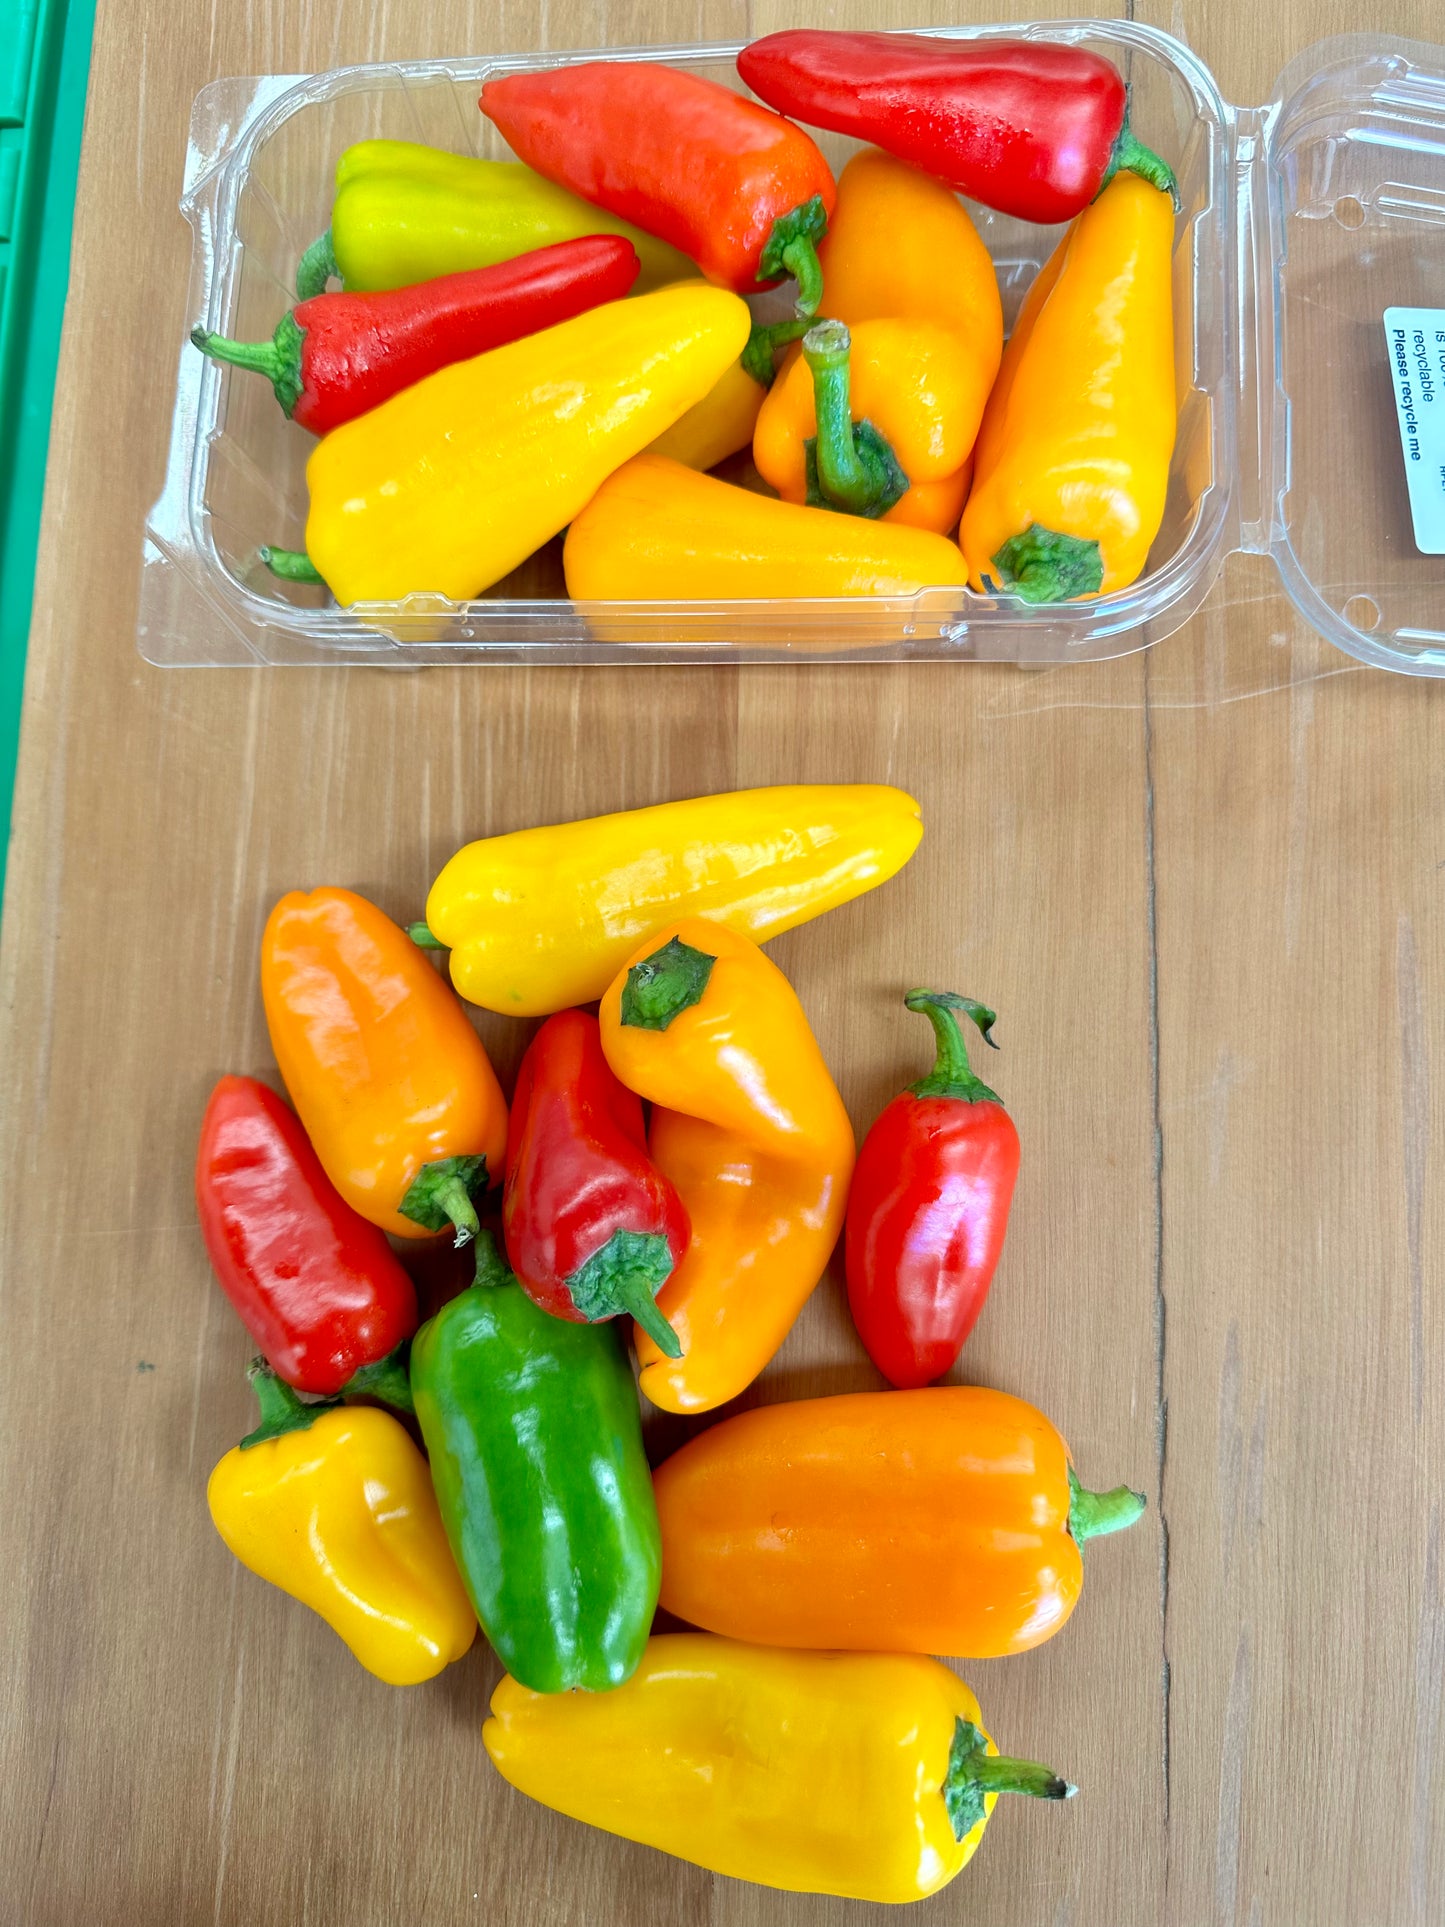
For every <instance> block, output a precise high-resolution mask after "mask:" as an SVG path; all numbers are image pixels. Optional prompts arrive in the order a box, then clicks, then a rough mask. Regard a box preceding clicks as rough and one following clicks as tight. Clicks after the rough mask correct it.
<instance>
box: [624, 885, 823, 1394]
mask: <svg viewBox="0 0 1445 1927" xmlns="http://www.w3.org/2000/svg"><path fill="white" fill-rule="evenodd" d="M598 1015H599V1017H600V1019H601V1023H602V1047H603V1049H604V1051H605V1052H606V1054H607V1061H608V1062H609V1063H610V1064H611V1066H612V1068H613V1070H614V1071H615V1073H616V1074H617V1076H618V1077H619V1078H620V1079H621V1081H622V1082H623V1083H624V1084H625V1085H627V1087H628V1089H629V1090H633V1091H636V1092H637V1093H638V1095H639V1096H641V1097H645V1098H647V1099H648V1100H649V1101H650V1102H651V1103H652V1105H653V1106H654V1109H653V1113H652V1128H651V1133H650V1136H649V1140H648V1148H649V1150H650V1152H651V1155H652V1159H653V1162H654V1163H655V1164H656V1165H657V1168H658V1169H659V1170H660V1171H661V1172H662V1174H663V1175H664V1177H666V1178H667V1179H668V1180H669V1181H670V1183H671V1184H672V1185H673V1186H674V1187H675V1188H676V1190H677V1193H678V1195H679V1197H680V1198H681V1199H682V1202H683V1204H684V1206H685V1207H686V1210H687V1214H688V1218H689V1219H690V1221H691V1224H692V1238H691V1241H690V1242H689V1244H688V1247H687V1250H686V1252H685V1253H684V1254H683V1257H682V1259H681V1261H680V1263H679V1264H678V1266H677V1269H676V1270H675V1271H674V1272H673V1274H672V1276H671V1277H670V1278H669V1279H668V1281H667V1283H666V1284H665V1285H664V1286H663V1287H662V1290H661V1291H660V1292H659V1293H658V1295H657V1303H658V1307H659V1309H660V1310H661V1312H662V1314H663V1316H664V1317H665V1318H666V1319H667V1320H668V1322H669V1323H670V1324H671V1326H672V1329H673V1331H674V1332H675V1333H676V1334H677V1336H678V1338H679V1339H680V1340H681V1341H682V1356H681V1357H680V1358H676V1359H672V1358H668V1357H666V1356H665V1355H664V1354H663V1353H662V1352H661V1351H660V1350H659V1349H658V1347H657V1346H656V1345H654V1344H653V1342H652V1340H651V1339H650V1338H649V1337H648V1336H647V1334H646V1333H645V1332H643V1331H637V1332H636V1333H635V1334H634V1335H635V1338H636V1343H637V1357H638V1362H639V1364H640V1365H641V1367H642V1378H641V1384H642V1389H643V1391H644V1392H646V1394H647V1396H648V1397H649V1398H650V1399H651V1400H652V1402H653V1404H654V1405H658V1406H661V1407H662V1409H663V1410H664V1411H668V1412H705V1411H708V1410H710V1409H711V1408H712V1407H713V1406H715V1405H721V1404H722V1403H723V1402H724V1401H725V1400H727V1399H730V1398H735V1397H736V1396H737V1394H738V1393H739V1392H741V1391H742V1390H743V1389H744V1388H745V1387H746V1386H748V1385H750V1384H751V1383H752V1381H753V1379H754V1378H756V1377H757V1375H758V1373H759V1372H760V1371H761V1370H762V1369H763V1367H764V1365H766V1364H767V1362H768V1360H769V1359H770V1358H771V1357H772V1355H773V1353H774V1352H775V1351H776V1350H777V1349H778V1347H779V1345H781V1344H782V1342H783V1340H784V1338H786V1337H787V1335H788V1331H789V1328H790V1327H791V1325H792V1323H793V1320H794V1319H795V1318H796V1317H797V1315H798V1313H799V1311H801V1309H802V1307H803V1303H804V1301H805V1299H806V1298H807V1296H808V1294H809V1293H810V1292H811V1291H812V1289H813V1287H814V1285H816V1284H817V1282H818V1280H819V1278H821V1277H822V1275H823V1270H824V1267H825V1266H826V1265H827V1263H828V1259H829V1257H830V1255H831V1253H832V1250H833V1247H834V1245H835V1244H836V1243H837V1241H838V1234H839V1232H840V1230H841V1229H842V1224H843V1211H844V1206H845V1204H846V1202H847V1197H848V1181H849V1179H850V1178H851V1177H852V1175H853V1158H854V1143H853V1127H852V1125H851V1124H850V1123H849V1122H848V1113H847V1112H846V1111H845V1110H844V1108H843V1100H842V1099H841V1098H840V1097H839V1095H838V1092H837V1089H836V1087H835V1086H834V1083H833V1080H832V1078H831V1077H830V1076H829V1075H828V1069H827V1066H826V1065H825V1064H824V1062H823V1058H822V1054H821V1052H820V1051H819V1049H818V1046H817V1043H816V1041H815V1040H814V1037H813V1033H812V1031H811V1030H809V1028H808V1020H807V1018H806V1017H805V1016H804V1015H803V1009H802V1006H801V1005H800V1004H799V1002H798V999H797V996H796V994H795V993H794V991H793V988H792V986H791V984H789V982H788V980H787V978H786V977H785V976H784V975H783V973H782V971H781V970H779V969H778V967H777V965H776V964H774V963H772V962H771V961H770V960H769V959H768V958H767V957H765V956H764V955H763V953H762V951H761V950H759V949H758V947H757V945H756V944H755V943H753V942H751V941H750V940H749V939H748V938H747V937H744V936H740V935H738V934H736V933H735V932H733V931H731V930H728V929H726V928H724V926H723V925H721V924H717V923H708V922H705V921H704V920H703V919H702V918H700V917H689V918H686V919H684V920H683V921H682V922H679V923H672V924H669V925H667V926H666V927H665V928H664V929H663V930H661V931H660V932H659V933H658V934H657V935H656V936H655V937H650V938H649V939H648V940H647V942H646V943H645V944H643V945H642V947H641V948H640V949H639V950H638V951H637V952H636V953H635V954H634V956H633V957H632V958H631V960H630V961H629V963H628V964H627V966H626V967H625V968H624V969H623V970H622V972H621V973H620V974H619V975H618V977H617V978H616V979H615V981H614V982H613V984H612V986H611V988H610V989H609V990H608V991H607V994H606V995H605V996H604V997H603V999H602V1007H601V1010H600V1011H599V1013H598Z"/></svg>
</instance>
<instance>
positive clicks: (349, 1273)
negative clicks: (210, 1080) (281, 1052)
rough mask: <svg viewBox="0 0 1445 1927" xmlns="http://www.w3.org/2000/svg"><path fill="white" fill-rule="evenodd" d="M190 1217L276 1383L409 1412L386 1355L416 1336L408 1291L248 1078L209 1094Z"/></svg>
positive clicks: (399, 1373)
mask: <svg viewBox="0 0 1445 1927" xmlns="http://www.w3.org/2000/svg"><path fill="white" fill-rule="evenodd" d="M196 1208H197V1211H198V1212H199V1214H200V1220H201V1232H202V1235H203V1236H204V1238H205V1241H206V1250H207V1252H208V1253H209V1254H210V1259H211V1265H212V1267H213V1269H214V1271H215V1274H216V1277H217V1279H218V1280H219V1282H220V1285H221V1289H222V1290H223V1291H224V1292H225V1294H226V1296H227V1297H228V1298H229V1299H230V1301H231V1303H232V1304H233V1305H234V1306H235V1307H236V1310H237V1311H238V1312H239V1313H240V1315H241V1322H242V1324H243V1325H244V1326H245V1327H246V1330H247V1331H248V1332H249V1333H250V1334H251V1337H252V1338H253V1339H254V1341H255V1343H256V1344H257V1346H258V1347H259V1348H260V1350H261V1352H262V1353H263V1354H264V1355H265V1358H266V1360H267V1362H268V1364H270V1365H271V1366H272V1367H273V1368H274V1370H275V1372H276V1374H277V1376H278V1377H279V1378H283V1379H285V1381H286V1383H287V1384H288V1385H290V1386H293V1387H294V1388H295V1389H296V1390H297V1391H298V1392H315V1393H318V1394H320V1395H321V1396H322V1397H326V1398H330V1397H332V1396H334V1395H335V1394H336V1393H337V1392H341V1391H352V1392H361V1391H369V1392H374V1393H375V1394H376V1396H378V1397H380V1398H385V1399H386V1400H387V1402H388V1403H389V1404H393V1405H396V1404H400V1405H402V1406H403V1407H404V1408H409V1407H410V1402H411V1401H410V1394H409V1392H408V1391H407V1390H406V1372H405V1369H404V1368H403V1367H402V1366H401V1365H400V1364H399V1363H395V1362H393V1361H392V1360H391V1357H390V1355H391V1353H392V1352H394V1351H395V1350H396V1348H397V1347H398V1346H399V1345H401V1344H402V1343H403V1342H404V1341H405V1340H406V1339H408V1338H410V1337H411V1335H412V1333H413V1332H414V1331H415V1330H416V1324H417V1310H416V1293H415V1291H414V1290H413V1288H412V1282H411V1279H410V1278H409V1277H408V1276H407V1274H406V1272H405V1271H404V1270H403V1269H402V1267H401V1265H400V1263H399V1262H398V1260H397V1258H396V1256H395V1254H394V1253H393V1251H392V1248H391V1246H390V1245H389V1244H388V1243H387V1241H386V1235H385V1233H384V1232H381V1231H378V1230H377V1228H376V1226H375V1225H373V1224H368V1223H367V1221H366V1219H365V1218H363V1217H361V1216H359V1215H358V1214H357V1213H356V1212H355V1211H353V1210H352V1208H351V1206H350V1205H349V1204H348V1203H347V1202H346V1200H345V1199H344V1198H343V1197H342V1196H341V1194H340V1192H339V1191H337V1189H336V1187H335V1185H333V1184H332V1182H331V1180H330V1178H328V1177H327V1175H326V1173H325V1172H324V1171H323V1170H322V1168H321V1160H320V1159H319V1158H318V1157H317V1155H316V1153H315V1151H313V1150H312V1148H311V1142H310V1139H309V1138H308V1137H307V1135H306V1133H305V1131H304V1130H303V1129H302V1125H301V1120H300V1118H298V1117H297V1115H296V1113H295V1112H294V1111H293V1110H292V1109H291V1108H290V1107H289V1105H286V1104H283V1103H282V1101H281V1099H280V1098H279V1097H278V1096H277V1095H276V1093H275V1092H274V1091H273V1090H271V1089H269V1088H268V1086H266V1085H265V1084H260V1083H258V1082H257V1081H256V1079H255V1078H254V1077H223V1078H222V1079H221V1081H220V1083H219V1084H217V1086H216V1088H215V1090H213V1091H212V1093H211V1100H210V1102H209V1103H208V1104H207V1106H206V1115H205V1118H204V1120H203V1122H202V1124H201V1141H200V1145H199V1147H198V1148H197V1151H196Z"/></svg>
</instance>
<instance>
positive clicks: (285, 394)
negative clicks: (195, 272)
mask: <svg viewBox="0 0 1445 1927" xmlns="http://www.w3.org/2000/svg"><path fill="white" fill-rule="evenodd" d="M305 339H306V330H305V329H304V328H302V327H300V326H298V324H297V321H296V317H295V316H294V315H291V314H283V315H282V317H281V319H280V320H279V321H278V322H277V323H276V332H275V334H274V335H272V337H271V339H270V340H269V341H232V340H231V338H230V336H229V335H218V334H213V333H212V332H211V331H210V329H208V328H200V327H196V328H192V330H191V340H192V341H193V342H194V344H195V345H196V347H197V348H199V349H200V351H201V353H202V354H203V355H209V356H210V357H211V359H212V360H213V361H225V362H229V363H230V364H231V366H232V367H233V368H249V369H251V370H253V371H254V372H255V373H256V374H258V375H264V376H265V377H266V379H267V381H269V382H270V384H271V386H272V388H274V389H275V391H276V399H277V401H279V402H280V404H281V407H282V408H283V410H284V411H285V413H286V416H287V418H288V419H289V418H290V416H291V415H292V414H293V413H294V412H295V408H296V403H297V401H298V400H299V399H300V396H301V389H302V386H303V380H302V374H301V344H302V342H303V341H304V340H305Z"/></svg>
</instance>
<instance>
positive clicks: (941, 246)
mask: <svg viewBox="0 0 1445 1927" xmlns="http://www.w3.org/2000/svg"><path fill="white" fill-rule="evenodd" d="M818 259H819V261H820V262H821V263H822V266H823V300H822V304H821V306H820V308H819V310H818V312H819V313H820V314H822V315H832V316H834V317H835V318H836V319H837V320H839V321H846V322H847V324H848V326H849V327H850V328H855V327H857V326H858V324H859V323H860V322H863V321H876V320H880V319H882V318H884V317H886V316H889V315H902V316H906V317H907V318H908V319H910V320H915V321H936V322H939V323H940V324H941V325H942V326H944V327H947V328H952V329H953V330H954V331H955V333H957V334H959V335H961V336H962V337H963V338H964V340H965V341H967V342H968V344H969V346H970V347H971V349H972V350H973V352H974V353H975V354H976V355H977V357H978V359H979V362H980V364H981V365H982V367H983V369H984V387H985V390H987V387H988V384H989V383H990V382H991V381H992V380H993V378H994V376H995V375H996V374H997V373H998V364H999V356H1000V355H1001V354H1002V353H1003V307H1002V304H1001V302H1000V300H999V292H998V277H997V275H996V274H995V273H994V267H993V261H992V259H991V258H990V256H989V252H988V249H987V248H986V247H985V246H984V244H983V242H982V241H981V240H980V239H979V236H978V230H977V228H976V227H975V226H974V225H973V222H972V221H971V220H970V219H969V217H968V214H967V212H966V210H965V209H964V207H963V204H962V203H961V202H960V201H959V199H958V197H957V195H956V194H954V193H953V192H952V191H951V190H950V189H949V188H947V187H945V186H944V185H943V183H942V181H938V180H935V179H934V178H933V176H932V175H931V174H924V173H922V172H921V171H920V170H919V169H918V168H916V167H910V166H909V165H908V164H907V162H906V161H899V160H895V159H894V158H893V156H892V155H891V154H884V153H881V152H880V151H879V150H878V148H876V147H865V148H864V149H863V151H862V152H861V153H859V154H855V155H854V156H853V158H852V160H851V161H849V163H848V165H847V166H846V167H845V168H844V169H843V172H842V173H841V174H840V175H839V176H838V202H837V206H836V207H835V208H834V210H833V215H832V219H831V220H830V221H829V223H828V232H827V234H826V235H825V236H824V238H823V240H822V242H821V243H820V244H819V247H818Z"/></svg>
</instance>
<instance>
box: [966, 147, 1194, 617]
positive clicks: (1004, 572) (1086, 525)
mask: <svg viewBox="0 0 1445 1927" xmlns="http://www.w3.org/2000/svg"><path fill="white" fill-rule="evenodd" d="M1173 244H1174V209H1173V204H1172V202H1171V200H1170V197H1169V196H1168V195H1167V194H1165V193H1162V192H1161V191H1160V190H1159V189H1158V188H1156V187H1151V186H1150V185H1149V183H1148V182H1147V181H1145V180H1143V179H1141V177H1140V176H1139V175H1137V174H1131V173H1122V174H1117V175H1116V176H1115V177H1114V179H1113V180H1112V181H1111V182H1110V183H1109V185H1108V186H1107V187H1106V188H1105V189H1104V191H1103V193H1102V194H1101V195H1100V196H1099V198H1098V199H1097V200H1096V201H1095V202H1093V204H1092V205H1091V206H1090V207H1088V208H1086V209H1085V211H1084V212H1083V213H1082V214H1081V215H1080V216H1079V217H1078V219H1077V220H1076V221H1075V222H1074V224H1073V225H1072V227H1071V228H1070V229H1069V231H1068V233H1067V234H1066V235H1065V236H1064V239H1063V240H1062V241H1061V242H1060V244H1059V247H1058V249H1057V251H1056V253H1055V254H1054V256H1053V258H1052V260H1050V261H1049V263H1048V264H1047V265H1046V267H1045V268H1044V270H1043V272H1042V274H1041V275H1040V277H1039V281H1040V283H1041V284H1042V286H1041V289H1040V288H1038V285H1037V284H1036V289H1037V291H1036V292H1033V293H1032V294H1031V298H1030V300H1029V301H1028V302H1026V303H1025V307H1024V312H1023V314H1022V315H1021V317H1020V320H1019V325H1018V326H1017V327H1016V328H1015V330H1014V333H1013V336H1012V338H1011V339H1010V341H1009V345H1008V348H1007V350H1006V351H1005V354H1004V359H1003V366H1002V368H1001V370H1000V372H999V378H998V382H997V384H996V385H995V388H994V392H993V394H992V396H991V397H990V400H989V404H988V408H987V411H986V412H985V415H984V421H983V427H982V429H981V431H980V433H979V439H978V447H977V451H976V460H975V468H974V480H973V489H972V492H971V494H970V496H969V499H968V506H967V508H966V509H965V510H964V515H963V526H962V530H961V532H960V535H961V541H962V544H963V550H964V554H965V556H966V557H967V560H968V568H969V581H970V582H971V583H972V584H973V586H974V587H975V588H976V589H987V588H989V587H991V586H996V587H997V588H999V589H1002V590H1003V591H1005V592H1006V593H1008V594H1012V595H1018V596H1022V597H1023V598H1024V599H1025V600H1026V601H1029V602H1060V601H1063V600H1065V599H1066V598H1068V597H1071V596H1090V595H1099V594H1104V595H1107V594H1109V592H1110V591H1111V590H1114V589H1122V588H1125V587H1127V586H1128V584H1129V583H1131V582H1133V581H1134V580H1135V578H1136V577H1137V576H1138V575H1139V573H1140V571H1141V570H1142V569H1143V567H1144V564H1145V562H1146V560H1147V559H1148V555H1149V548H1150V544H1151V543H1152V542H1153V540H1154V537H1155V536H1156V535H1157V534H1158V532H1159V525H1160V523H1161V521H1162V520H1163V517H1164V500H1165V495H1166V493H1167V491H1168V487H1169V460H1170V456H1171V455H1172V453H1173V450H1174V436H1175V429H1176V426H1177V419H1178V408H1177V404H1176V398H1175V382H1174V319H1173V301H1172V295H1173V288H1172V251H1173Z"/></svg>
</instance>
